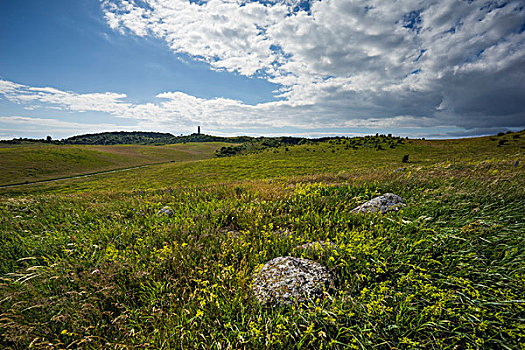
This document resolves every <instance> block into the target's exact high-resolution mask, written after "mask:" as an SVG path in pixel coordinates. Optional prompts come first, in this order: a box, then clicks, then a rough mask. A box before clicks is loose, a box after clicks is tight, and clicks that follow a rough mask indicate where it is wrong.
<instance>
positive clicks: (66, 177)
mask: <svg viewBox="0 0 525 350" xmlns="http://www.w3.org/2000/svg"><path fill="white" fill-rule="evenodd" d="M167 163H172V162H171V161H169V162H160V163H150V164H144V165H138V166H133V167H129V168H119V169H112V170H103V171H96V172H93V173H88V174H80V175H72V176H63V177H57V178H54V179H47V180H37V181H26V182H20V183H15V184H9V185H0V188H8V187H16V186H27V185H35V184H40V183H44V182H54V181H60V180H68V179H77V178H81V177H88V176H96V175H102V174H109V173H117V172H120V171H128V170H133V169H139V168H145V167H148V166H151V165H159V164H167Z"/></svg>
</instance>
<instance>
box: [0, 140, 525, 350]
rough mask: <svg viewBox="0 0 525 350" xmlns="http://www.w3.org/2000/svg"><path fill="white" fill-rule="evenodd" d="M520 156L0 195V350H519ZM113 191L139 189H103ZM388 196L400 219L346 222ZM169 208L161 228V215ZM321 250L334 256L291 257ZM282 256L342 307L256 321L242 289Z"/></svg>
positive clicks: (317, 160)
mask: <svg viewBox="0 0 525 350" xmlns="http://www.w3.org/2000/svg"><path fill="white" fill-rule="evenodd" d="M505 137H507V138H509V139H510V137H509V136H505ZM524 141H525V137H524V136H523V135H522V138H519V139H516V141H511V142H509V144H507V145H506V146H504V147H497V146H496V145H497V142H498V141H497V140H496V141H490V140H489V139H488V138H481V139H469V140H449V141H432V142H428V141H427V142H425V141H414V142H413V143H411V144H407V145H404V146H402V147H400V148H396V149H394V150H387V151H374V150H368V149H365V150H358V151H357V153H354V151H349V150H345V149H344V148H342V147H340V146H334V145H318V146H298V147H290V148H289V152H285V151H284V149H281V150H280V151H279V153H263V154H259V155H249V156H242V157H232V158H229V159H213V160H205V161H200V162H192V163H179V164H168V165H161V166H154V167H149V168H144V169H140V171H139V170H136V171H130V172H127V173H125V174H124V173H115V174H106V175H101V176H100V177H97V178H96V179H94V178H89V179H82V181H80V179H74V180H67V181H64V182H61V183H54V184H40V185H35V186H32V187H31V189H30V190H31V191H33V193H35V194H34V195H24V194H23V193H21V192H20V190H16V191H18V192H16V191H15V190H14V189H11V192H10V193H7V192H4V196H3V197H2V200H1V201H0V214H1V217H2V221H1V222H0V225H1V226H0V232H1V234H2V235H3V236H1V240H2V247H3V249H2V252H1V256H0V274H1V275H2V284H1V285H0V310H1V315H2V317H1V318H0V346H3V347H7V348H14V349H23V348H27V347H28V345H29V344H30V343H32V344H33V347H35V348H65V347H67V346H69V347H70V348H78V347H81V348H82V347H85V348H93V349H98V348H111V349H117V348H119V349H120V348H135V347H136V348H155V349H157V348H164V349H176V348H203V349H207V348H222V349H227V348H249V349H252V348H271V349H276V348H284V349H288V348H294V347H297V348H316V349H317V348H320V347H321V346H323V347H324V348H357V349H370V348H379V349H406V348H407V349H410V348H413V349H417V348H430V349H446V348H450V349H452V348H461V349H464V348H491V349H498V348H501V349H504V348H507V349H519V348H520V344H523V340H524V337H525V330H524V328H523V324H524V322H523V320H524V318H525V307H524V306H525V305H524V304H523V303H522V300H523V299H524V297H525V296H524V292H523V285H524V283H525V264H524V261H525V237H524V232H525V227H524V223H525V217H524V212H523V208H524V207H525V190H524V186H523V183H524V175H525V172H524V171H523V158H524V157H523V156H524V147H525V144H524V143H525V142H524ZM306 148H309V151H307V150H306ZM314 150H315V152H313V151H314ZM332 150H334V153H332ZM404 154H409V155H410V159H411V160H412V161H413V162H412V163H409V164H402V163H401V158H402V156H403V155H404ZM516 160H521V164H520V165H519V166H518V167H514V166H513V164H514V162H515V161H516ZM401 166H403V167H406V168H407V169H405V170H402V171H397V172H396V171H395V169H397V168H399V167H401ZM371 167H376V168H377V169H374V168H371ZM268 177H270V178H274V180H272V181H266V180H250V179H265V178H268ZM247 180H249V181H247ZM177 183H183V185H180V186H173V187H172V188H167V186H170V185H174V184H177ZM115 184H119V186H122V187H123V188H124V189H130V190H131V189H132V188H133V187H135V188H143V190H136V191H125V190H124V191H106V190H104V189H106V188H115V187H114V186H113V185H115ZM82 188H93V189H97V190H93V191H88V192H82V191H81V189H82ZM147 188H152V189H150V190H147ZM46 191H49V192H46ZM59 191H63V192H70V193H69V194H67V193H65V194H56V193H57V192H59ZM384 192H394V193H398V194H400V195H401V196H403V197H404V198H406V201H407V208H406V209H404V210H402V211H400V212H397V213H389V214H387V215H375V214H374V215H367V216H365V217H363V216H359V215H354V214H351V213H350V210H351V209H352V208H353V207H354V206H356V205H358V204H360V203H362V202H363V201H365V200H367V199H369V198H371V197H373V196H375V195H377V194H379V193H384ZM53 193H55V194H53ZM10 195H14V196H13V197H11V196H10ZM164 205H169V206H171V207H172V208H173V209H174V211H175V214H174V215H173V216H172V217H163V216H159V215H157V214H156V213H157V211H158V210H159V209H160V208H161V207H163V206H164ZM278 229H286V230H288V231H289V232H290V233H292V235H280V234H278V231H279V230H278ZM326 239H329V240H331V241H334V242H336V243H337V244H339V245H340V247H341V250H339V251H327V252H326V253H324V254H322V255H321V256H319V257H314V256H309V255H308V254H305V253H304V252H301V251H299V250H297V249H295V248H294V247H295V246H296V245H299V244H302V243H306V242H311V241H315V240H326ZM283 255H292V256H303V257H308V258H313V259H316V260H318V261H320V262H322V263H323V264H325V265H326V266H328V267H329V268H331V269H333V270H334V272H335V273H336V274H337V277H338V281H339V291H338V293H335V294H331V295H327V296H326V298H325V299H324V300H323V301H322V302H321V303H320V304H319V305H310V306H308V305H303V306H297V307H276V308H269V309H265V308H261V307H260V306H259V305H258V303H257V302H256V301H255V300H254V298H253V295H252V294H251V292H250V287H249V285H250V281H251V276H252V273H253V271H255V270H256V269H257V268H258V267H259V266H260V264H263V263H265V262H266V261H268V260H270V259H272V258H274V257H277V256H283ZM520 300H521V301H520Z"/></svg>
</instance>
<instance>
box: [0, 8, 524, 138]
mask: <svg viewBox="0 0 525 350" xmlns="http://www.w3.org/2000/svg"><path fill="white" fill-rule="evenodd" d="M524 29H525V10H524V7H523V4H522V3H521V2H520V1H473V2H465V1H460V0H445V1H421V0H403V1H398V2H395V3H394V2H390V1H379V0H377V1H356V0H321V1H308V0H301V1H294V0H281V1H277V0H270V1H264V2H256V1H243V0H238V1H237V0H236V1H233V0H211V1H199V2H189V1H187V0H186V1H184V0H169V1H168V0H150V1H148V2H145V1H133V0H104V1H96V0H91V1H89V0H78V1H66V0H49V1H35V0H33V1H23V0H17V1H0V138H1V139H10V138H13V137H37V138H40V137H45V136H47V135H51V136H52V137H53V138H64V137H68V136H72V135H75V134H82V133H89V132H101V131H115V130H145V131H146V130H147V131H162V132H171V133H174V134H180V133H191V132H194V131H195V130H196V126H197V125H201V126H202V129H203V132H205V133H209V134H215V135H239V134H247V135H300V136H314V137H315V136H325V135H348V136H353V135H361V134H373V133H376V132H380V133H394V134H398V135H403V136H420V137H457V136H472V135H481V134H491V133H495V132H498V131H502V130H509V129H510V130H518V129H522V128H524V127H525V84H523V81H525V33H524Z"/></svg>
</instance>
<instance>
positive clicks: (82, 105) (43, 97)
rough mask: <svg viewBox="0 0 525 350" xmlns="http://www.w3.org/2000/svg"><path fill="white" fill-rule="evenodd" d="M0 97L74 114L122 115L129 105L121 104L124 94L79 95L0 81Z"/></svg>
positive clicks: (50, 88) (31, 107) (32, 107)
mask: <svg viewBox="0 0 525 350" xmlns="http://www.w3.org/2000/svg"><path fill="white" fill-rule="evenodd" d="M0 95H4V97H5V98H6V99H7V100H9V101H11V102H14V103H19V104H28V103H30V104H33V106H30V109H35V105H38V104H42V105H43V106H46V107H50V106H51V107H59V108H61V109H66V110H70V111H75V112H86V111H99V112H106V113H112V114H118V113H123V112H124V111H125V110H126V109H127V108H129V107H130V104H128V103H124V102H122V99H124V98H126V95H125V94H118V93H112V92H104V93H88V94H79V93H74V92H70V91H61V90H58V89H55V88H53V87H31V86H27V85H22V84H18V83H14V82H11V81H7V80H0Z"/></svg>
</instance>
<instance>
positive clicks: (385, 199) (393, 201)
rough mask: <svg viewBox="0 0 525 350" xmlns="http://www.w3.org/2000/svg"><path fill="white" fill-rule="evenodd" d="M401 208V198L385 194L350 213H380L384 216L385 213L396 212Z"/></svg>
mask: <svg viewBox="0 0 525 350" xmlns="http://www.w3.org/2000/svg"><path fill="white" fill-rule="evenodd" d="M402 206H405V203H404V200H403V198H401V197H399V196H398V195H396V194H393V193H385V194H384V195H382V196H378V197H375V198H372V199H371V200H369V201H368V202H366V203H363V204H361V205H360V206H358V207H357V208H354V209H352V213H376V212H378V211H381V213H383V214H384V213H386V212H387V211H397V210H399V208H400V207H402Z"/></svg>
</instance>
